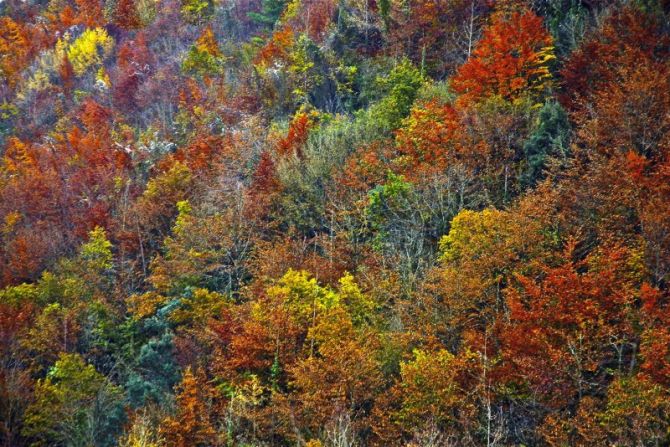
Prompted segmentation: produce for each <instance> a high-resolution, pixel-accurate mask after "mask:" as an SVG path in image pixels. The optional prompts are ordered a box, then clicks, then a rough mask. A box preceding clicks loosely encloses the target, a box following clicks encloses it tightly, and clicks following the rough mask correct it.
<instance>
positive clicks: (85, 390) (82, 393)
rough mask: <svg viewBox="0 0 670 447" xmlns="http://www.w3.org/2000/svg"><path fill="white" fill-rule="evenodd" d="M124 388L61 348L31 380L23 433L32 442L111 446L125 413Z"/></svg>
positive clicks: (74, 446)
mask: <svg viewBox="0 0 670 447" xmlns="http://www.w3.org/2000/svg"><path fill="white" fill-rule="evenodd" d="M122 402H123V393H122V391H121V389H120V388H118V387H117V386H115V385H114V384H112V383H111V382H110V381H109V380H108V379H107V378H106V377H105V376H103V375H102V374H100V373H99V372H98V371H96V369H95V368H94V367H93V366H92V365H87V364H86V362H84V360H83V359H82V358H81V357H80V356H79V355H78V354H61V356H60V358H59V360H58V361H56V363H55V364H54V366H53V367H52V368H51V369H50V370H49V373H48V374H47V377H46V378H45V379H43V380H39V381H38V382H37V385H36V386H35V402H34V403H32V404H31V405H30V406H29V407H28V409H27V410H26V416H25V426H24V430H23V433H24V435H25V436H28V437H30V438H31V439H34V440H35V444H34V445H63V446H72V447H88V446H96V447H97V446H112V445H114V444H115V437H116V435H117V434H118V433H119V432H120V430H121V427H122V424H123V422H124V419H125V414H124V411H123V405H122Z"/></svg>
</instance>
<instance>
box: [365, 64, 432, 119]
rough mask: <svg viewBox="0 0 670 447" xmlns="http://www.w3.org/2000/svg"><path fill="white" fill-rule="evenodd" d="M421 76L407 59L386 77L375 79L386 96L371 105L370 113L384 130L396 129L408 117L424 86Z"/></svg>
mask: <svg viewBox="0 0 670 447" xmlns="http://www.w3.org/2000/svg"><path fill="white" fill-rule="evenodd" d="M424 81H425V80H424V77H423V74H422V73H421V72H420V71H419V69H417V68H416V67H414V66H413V65H412V63H411V62H410V61H409V60H408V59H403V60H401V61H400V63H399V64H398V65H396V66H395V67H394V68H393V70H391V72H390V73H389V74H388V76H386V77H379V78H377V84H378V86H379V88H380V89H382V90H383V91H385V92H386V96H385V97H384V98H382V99H381V100H380V101H379V102H378V103H376V104H374V105H372V107H371V109H370V111H371V113H372V116H373V118H374V119H376V120H378V121H379V123H380V125H382V127H383V128H385V129H389V130H391V129H396V128H397V127H398V126H399V125H400V123H401V121H402V119H403V118H405V117H406V116H407V115H409V112H410V110H411V108H412V104H413V103H414V100H415V99H416V97H417V94H418V92H419V89H420V88H421V86H422V85H423V84H424Z"/></svg>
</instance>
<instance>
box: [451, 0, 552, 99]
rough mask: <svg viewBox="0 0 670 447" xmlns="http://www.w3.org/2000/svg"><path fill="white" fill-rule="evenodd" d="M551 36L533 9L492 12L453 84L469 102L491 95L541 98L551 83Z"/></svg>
mask: <svg viewBox="0 0 670 447" xmlns="http://www.w3.org/2000/svg"><path fill="white" fill-rule="evenodd" d="M553 59H554V54H553V47H552V38H551V36H550V35H549V33H548V32H547V31H546V30H545V29H544V27H543V24H542V19H541V18H540V17H538V16H536V15H535V14H533V13H532V12H531V11H525V12H523V13H521V12H516V11H515V12H512V13H511V15H510V16H509V17H505V15H503V14H496V15H494V16H493V20H492V22H491V24H490V25H489V26H488V27H486V28H485V29H484V31H483V33H482V38H481V39H480V40H479V42H477V46H476V47H475V49H474V51H473V52H472V55H471V56H470V58H468V60H467V61H466V62H465V63H464V64H463V65H462V66H461V67H460V68H459V69H458V71H457V72H456V75H455V76H454V77H453V78H452V81H451V86H452V88H453V89H454V91H456V92H457V93H459V94H460V95H461V98H460V101H462V102H464V103H469V102H473V101H475V102H476V101H479V100H482V99H484V98H487V97H489V96H492V95H498V96H501V97H503V98H505V99H507V100H514V99H517V98H519V97H521V96H524V95H528V96H531V97H534V98H538V97H539V98H541V97H542V96H543V94H544V93H545V91H546V90H547V89H548V88H549V87H550V85H551V79H552V76H551V73H550V71H549V64H550V63H551V61H552V60H553Z"/></svg>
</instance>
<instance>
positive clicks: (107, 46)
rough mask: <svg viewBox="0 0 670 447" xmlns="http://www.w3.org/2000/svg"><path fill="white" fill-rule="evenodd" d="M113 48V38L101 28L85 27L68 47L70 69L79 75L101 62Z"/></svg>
mask: <svg viewBox="0 0 670 447" xmlns="http://www.w3.org/2000/svg"><path fill="white" fill-rule="evenodd" d="M113 48H114V39H113V38H112V37H110V36H109V35H108V34H107V31H105V30H104V29H103V28H94V29H87V30H86V31H84V32H83V33H82V34H81V36H79V37H78V38H77V39H76V40H75V41H74V42H72V44H71V45H70V46H69V47H68V50H67V57H68V59H69V60H70V63H71V64H72V69H73V70H74V72H75V73H76V74H77V76H81V75H82V74H84V73H85V72H86V71H87V70H88V69H89V68H91V67H96V66H99V65H100V64H102V61H103V60H104V59H105V58H107V57H108V56H109V55H110V54H111V52H112V49H113Z"/></svg>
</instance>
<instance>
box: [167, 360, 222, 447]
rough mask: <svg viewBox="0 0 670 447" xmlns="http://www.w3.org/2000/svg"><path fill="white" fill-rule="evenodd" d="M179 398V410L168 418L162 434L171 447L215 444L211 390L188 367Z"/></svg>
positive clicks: (177, 402) (179, 387) (179, 390)
mask: <svg viewBox="0 0 670 447" xmlns="http://www.w3.org/2000/svg"><path fill="white" fill-rule="evenodd" d="M177 390H178V393H177V396H176V404H177V411H176V414H175V416H174V417H169V418H167V419H165V420H164V421H163V423H162V425H161V434H162V435H163V436H165V438H166V441H167V445H168V446H174V447H190V446H193V447H199V446H203V447H204V446H209V445H212V444H213V443H214V440H215V434H216V433H215V431H214V428H213V427H212V423H211V422H210V416H209V408H208V399H209V394H210V390H209V388H208V386H207V384H205V383H203V382H202V379H200V378H198V377H197V376H196V375H194V374H193V372H192V371H191V368H190V367H189V368H187V369H186V371H185V372H184V375H183V377H182V380H181V383H180V384H179V386H178V388H177Z"/></svg>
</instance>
